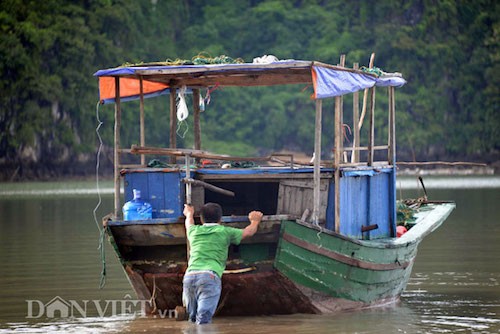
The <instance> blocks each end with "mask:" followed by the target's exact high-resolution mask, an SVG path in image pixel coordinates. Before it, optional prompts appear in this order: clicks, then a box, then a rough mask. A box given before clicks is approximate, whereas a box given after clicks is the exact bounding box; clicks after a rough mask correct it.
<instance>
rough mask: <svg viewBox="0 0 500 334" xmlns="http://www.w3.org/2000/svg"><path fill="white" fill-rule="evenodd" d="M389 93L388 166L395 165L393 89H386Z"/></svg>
mask: <svg viewBox="0 0 500 334" xmlns="http://www.w3.org/2000/svg"><path fill="white" fill-rule="evenodd" d="M388 93H389V121H388V131H387V132H388V138H387V141H388V143H387V146H388V147H389V149H388V150H387V161H388V162H389V165H392V166H395V165H396V108H395V106H394V104H395V99H394V87H391V86H389V87H388Z"/></svg>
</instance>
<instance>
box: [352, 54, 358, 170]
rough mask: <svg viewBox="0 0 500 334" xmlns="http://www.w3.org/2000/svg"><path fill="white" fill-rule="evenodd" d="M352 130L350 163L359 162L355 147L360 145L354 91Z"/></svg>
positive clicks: (356, 64) (356, 97) (356, 95)
mask: <svg viewBox="0 0 500 334" xmlns="http://www.w3.org/2000/svg"><path fill="white" fill-rule="evenodd" d="M353 69H355V70H357V69H359V64H358V63H354V64H353ZM352 126H353V129H352V132H353V141H352V152H351V163H357V162H359V150H357V149H356V148H357V147H358V146H360V141H359V92H358V91H356V92H354V93H353V94H352Z"/></svg>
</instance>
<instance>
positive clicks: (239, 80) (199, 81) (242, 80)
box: [150, 70, 312, 87]
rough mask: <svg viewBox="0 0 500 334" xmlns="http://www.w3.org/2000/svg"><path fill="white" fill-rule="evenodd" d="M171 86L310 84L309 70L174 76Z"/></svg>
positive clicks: (160, 78)
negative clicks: (279, 73) (276, 72)
mask: <svg viewBox="0 0 500 334" xmlns="http://www.w3.org/2000/svg"><path fill="white" fill-rule="evenodd" d="M150 81H158V82H163V81H165V78H164V77H160V76H157V77H155V76H153V77H152V78H151V79H150ZM168 82H169V85H170V86H171V87H181V86H188V87H209V86H215V85H216V84H217V85H218V86H220V87H228V86H238V87H252V86H273V85H286V84H311V83H312V79H311V72H310V70H309V72H307V73H303V74H302V73H301V74H296V75H291V74H283V75H280V76H276V75H275V74H272V73H266V74H260V75H259V74H256V73H252V75H248V74H246V75H232V76H231V75H220V74H219V75H217V76H214V77H206V76H202V77H185V78H182V77H176V78H175V79H171V80H169V81H168Z"/></svg>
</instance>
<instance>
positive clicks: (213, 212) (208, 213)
mask: <svg viewBox="0 0 500 334" xmlns="http://www.w3.org/2000/svg"><path fill="white" fill-rule="evenodd" d="M200 215H201V219H202V221H203V223H218V222H220V220H221V218H222V208H221V206H220V205H219V204H217V203H207V204H205V205H204V206H203V207H202V208H201V212H200Z"/></svg>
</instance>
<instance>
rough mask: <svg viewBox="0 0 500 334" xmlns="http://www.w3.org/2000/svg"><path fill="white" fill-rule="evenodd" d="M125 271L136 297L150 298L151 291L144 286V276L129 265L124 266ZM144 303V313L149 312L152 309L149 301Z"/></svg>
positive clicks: (141, 298)
mask: <svg viewBox="0 0 500 334" xmlns="http://www.w3.org/2000/svg"><path fill="white" fill-rule="evenodd" d="M125 272H126V273H127V275H128V278H129V280H130V284H131V285H132V287H133V288H134V291H135V293H136V294H137V299H138V300H147V301H150V300H151V292H150V291H149V289H148V287H147V286H146V283H145V282H144V278H143V277H142V276H141V275H140V274H139V273H137V272H136V271H135V270H134V269H132V268H131V267H130V266H125ZM144 305H145V308H146V309H145V310H144V311H145V312H146V314H149V313H151V311H152V310H153V307H152V305H151V303H144Z"/></svg>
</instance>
